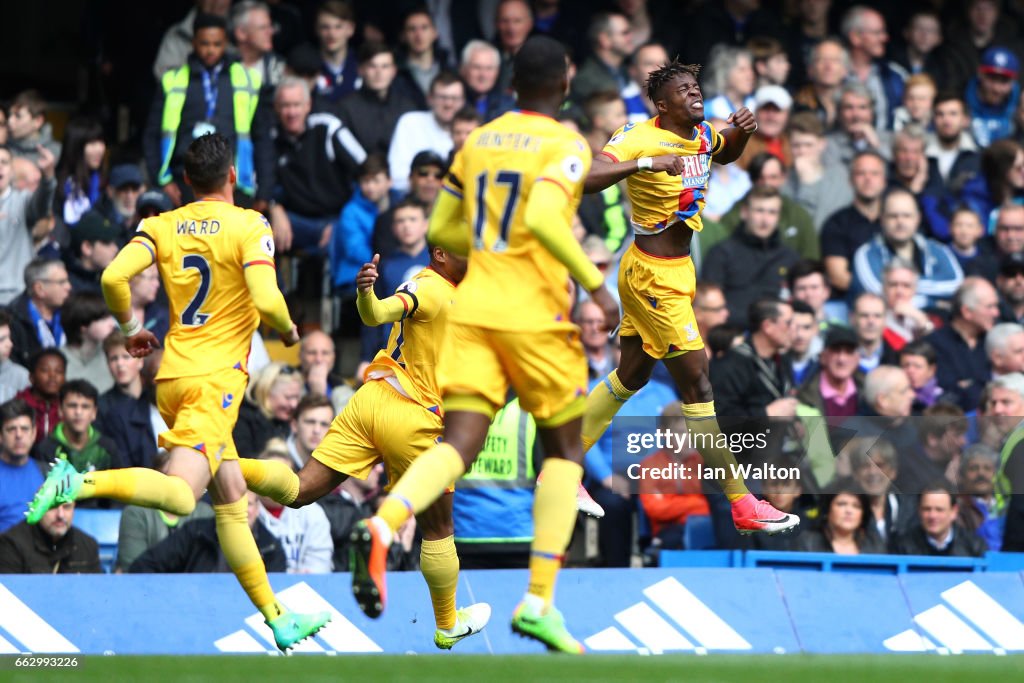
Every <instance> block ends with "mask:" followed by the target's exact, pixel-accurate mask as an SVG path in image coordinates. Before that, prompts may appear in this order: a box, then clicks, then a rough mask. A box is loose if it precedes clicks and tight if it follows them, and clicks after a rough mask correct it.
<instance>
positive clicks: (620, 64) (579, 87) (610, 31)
mask: <svg viewBox="0 0 1024 683" xmlns="http://www.w3.org/2000/svg"><path fill="white" fill-rule="evenodd" d="M587 37H588V38H589V41H590V56H589V57H587V59H586V60H585V61H584V62H583V65H582V66H581V67H580V69H579V71H578V72H577V73H576V77H575V78H573V79H572V91H571V96H572V99H573V101H574V102H578V103H582V102H583V101H584V100H586V99H587V98H588V97H590V96H591V95H593V94H594V93H598V92H609V91H610V92H616V93H621V92H622V91H623V90H624V89H625V88H626V86H627V85H628V84H629V72H628V70H627V69H626V60H627V59H629V55H630V54H632V52H633V29H632V27H631V26H630V25H629V20H628V19H626V17H625V15H623V14H620V13H618V12H598V13H597V14H595V15H594V16H593V17H592V18H591V19H590V28H589V29H588V30H587Z"/></svg>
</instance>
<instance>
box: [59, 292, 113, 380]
mask: <svg viewBox="0 0 1024 683" xmlns="http://www.w3.org/2000/svg"><path fill="white" fill-rule="evenodd" d="M116 323H117V321H115V320H114V316H112V315H111V314H110V309H108V308H107V304H106V302H105V301H104V300H103V297H102V296H101V295H100V294H94V293H92V292H82V293H77V292H76V293H75V294H72V295H71V296H70V297H68V304H67V312H66V315H65V316H64V325H65V326H66V327H67V346H65V347H64V355H65V357H66V358H67V369H66V371H65V373H64V379H65V380H68V381H70V380H73V379H84V380H88V381H89V383H90V384H92V385H93V386H94V387H96V390H97V391H100V392H104V391H107V390H108V389H110V388H111V387H113V386H114V378H113V377H111V375H110V370H108V369H107V361H106V358H105V357H104V355H103V349H102V345H103V340H104V339H106V338H107V337H108V336H109V335H110V333H111V332H113V331H114V328H115V327H116V326H117V324H116Z"/></svg>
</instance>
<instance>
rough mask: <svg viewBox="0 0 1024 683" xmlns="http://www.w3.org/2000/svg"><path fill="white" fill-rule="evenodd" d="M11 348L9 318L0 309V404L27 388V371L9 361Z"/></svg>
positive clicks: (12, 346)
mask: <svg viewBox="0 0 1024 683" xmlns="http://www.w3.org/2000/svg"><path fill="white" fill-rule="evenodd" d="M13 348H14V345H13V343H12V342H11V316H10V315H8V314H7V311H5V310H3V309H2V308H0V403H6V402H7V401H9V400H11V399H12V398H14V395H15V394H17V393H18V392H19V391H21V390H22V389H25V388H27V387H28V386H29V381H28V370H26V369H25V367H24V366H23V365H18V364H17V363H15V362H14V361H13V360H11V351H12V350H13Z"/></svg>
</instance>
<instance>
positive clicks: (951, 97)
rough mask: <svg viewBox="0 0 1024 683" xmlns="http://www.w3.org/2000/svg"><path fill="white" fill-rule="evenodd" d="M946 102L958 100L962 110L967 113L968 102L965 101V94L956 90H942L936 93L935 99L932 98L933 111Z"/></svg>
mask: <svg viewBox="0 0 1024 683" xmlns="http://www.w3.org/2000/svg"><path fill="white" fill-rule="evenodd" d="M946 102H956V103H957V104H959V105H960V109H961V111H963V112H964V113H965V114H966V113H967V102H965V101H964V98H963V95H961V94H960V93H958V92H956V91H955V90H940V91H939V92H937V93H935V99H933V100H932V111H935V108H936V107H938V106H939V105H940V104H945V103H946Z"/></svg>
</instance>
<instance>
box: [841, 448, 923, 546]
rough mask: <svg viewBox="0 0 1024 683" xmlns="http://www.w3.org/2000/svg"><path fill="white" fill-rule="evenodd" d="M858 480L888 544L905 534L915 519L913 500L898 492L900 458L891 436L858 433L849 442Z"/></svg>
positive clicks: (881, 533) (878, 529)
mask: <svg viewBox="0 0 1024 683" xmlns="http://www.w3.org/2000/svg"><path fill="white" fill-rule="evenodd" d="M844 452H845V453H849V456H850V468H851V470H852V472H853V477H854V480H855V481H856V482H857V484H858V486H860V488H861V490H862V491H864V493H865V494H867V496H868V500H869V507H868V508H867V510H870V515H869V519H870V521H872V522H874V531H875V532H876V534H877V536H878V537H879V538H880V539H882V541H883V542H885V543H886V544H887V545H891V543H892V540H893V538H894V537H896V536H899V535H900V534H902V533H904V532H905V531H906V530H907V528H908V527H909V526H910V524H911V523H912V522H913V521H914V516H915V514H916V510H915V509H914V505H913V499H912V498H911V497H910V496H905V495H902V494H900V493H898V492H897V489H896V488H895V482H896V475H897V473H898V472H899V466H898V462H899V458H898V456H897V454H896V449H895V448H894V447H893V445H892V443H890V442H889V440H888V439H884V438H877V437H874V436H867V437H864V436H857V437H854V438H852V439H850V441H849V442H848V443H847V444H846V447H845V448H844Z"/></svg>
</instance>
